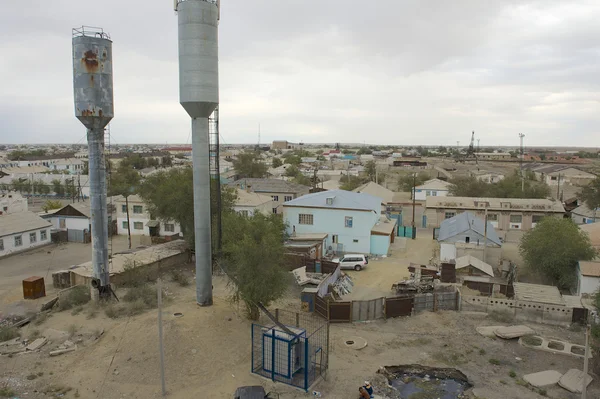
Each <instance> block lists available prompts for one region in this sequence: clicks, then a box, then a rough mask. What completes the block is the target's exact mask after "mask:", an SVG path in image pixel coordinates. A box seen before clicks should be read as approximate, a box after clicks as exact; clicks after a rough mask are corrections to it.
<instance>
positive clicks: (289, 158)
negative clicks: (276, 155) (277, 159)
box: [283, 152, 302, 165]
mask: <svg viewBox="0 0 600 399" xmlns="http://www.w3.org/2000/svg"><path fill="white" fill-rule="evenodd" d="M283 159H285V163H289V164H290V165H300V164H301V163H302V157H300V155H296V154H294V153H291V152H288V153H287V154H285V155H284V156H283Z"/></svg>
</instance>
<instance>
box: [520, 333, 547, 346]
mask: <svg viewBox="0 0 600 399" xmlns="http://www.w3.org/2000/svg"><path fill="white" fill-rule="evenodd" d="M521 339H522V340H523V343H524V344H525V345H529V346H540V345H541V344H542V339H541V338H540V337H536V336H535V335H525V336H524V337H522V338H521Z"/></svg>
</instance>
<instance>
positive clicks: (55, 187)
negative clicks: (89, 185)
mask: <svg viewBox="0 0 600 399" xmlns="http://www.w3.org/2000/svg"><path fill="white" fill-rule="evenodd" d="M50 183H51V184H52V191H53V192H54V194H55V195H56V196H58V197H64V196H65V188H64V186H63V185H62V182H61V181H60V180H59V179H53V180H52V181H51V182H50Z"/></svg>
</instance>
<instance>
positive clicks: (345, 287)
mask: <svg viewBox="0 0 600 399" xmlns="http://www.w3.org/2000/svg"><path fill="white" fill-rule="evenodd" d="M353 287H354V281H352V278H351V277H350V276H349V275H347V274H345V273H342V275H341V276H340V278H338V279H337V281H336V282H335V283H333V285H332V290H333V292H335V293H336V294H338V295H339V296H340V297H341V296H343V295H348V294H349V293H350V292H352V288H353Z"/></svg>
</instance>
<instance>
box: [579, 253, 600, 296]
mask: <svg viewBox="0 0 600 399" xmlns="http://www.w3.org/2000/svg"><path fill="white" fill-rule="evenodd" d="M598 289H600V262H593V261H589V262H587V261H579V264H578V265H577V294H578V295H583V294H594V293H595V292H597V291H598Z"/></svg>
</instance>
